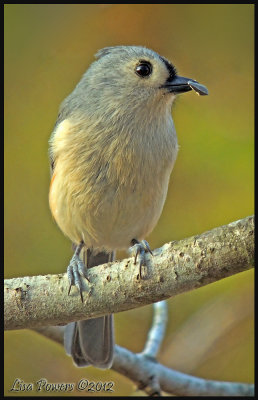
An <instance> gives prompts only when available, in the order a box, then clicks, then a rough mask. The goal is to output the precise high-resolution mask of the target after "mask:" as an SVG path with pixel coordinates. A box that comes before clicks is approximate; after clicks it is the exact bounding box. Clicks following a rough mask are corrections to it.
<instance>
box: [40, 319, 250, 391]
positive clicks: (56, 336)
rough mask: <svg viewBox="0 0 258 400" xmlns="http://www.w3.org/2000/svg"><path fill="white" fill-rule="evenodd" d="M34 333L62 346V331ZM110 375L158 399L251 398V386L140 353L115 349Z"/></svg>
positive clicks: (117, 347) (51, 330) (50, 330)
mask: <svg viewBox="0 0 258 400" xmlns="http://www.w3.org/2000/svg"><path fill="white" fill-rule="evenodd" d="M34 330H35V331H36V332H38V333H41V334H42V335H44V336H46V337H48V338H50V339H52V340H55V341H56V342H58V343H60V344H63V331H64V328H63V327H59V326H54V327H45V328H35V329H34ZM111 369H113V370H114V371H116V372H118V373H120V374H122V375H124V376H126V377H127V378H129V379H131V380H132V381H133V382H135V384H136V385H137V387H138V388H139V389H141V390H144V391H145V392H147V393H148V394H149V395H152V396H154V395H159V394H160V393H159V389H160V390H162V391H164V392H167V393H171V394H174V395H178V396H245V397H246V396H254V385H252V384H245V383H236V382H219V381H213V380H206V379H202V378H197V377H194V376H191V375H187V374H184V373H182V372H178V371H175V370H173V369H170V368H167V367H165V366H163V365H161V364H159V363H158V362H157V361H156V360H155V359H153V358H150V357H146V356H145V355H144V354H143V353H141V354H134V353H132V352H131V351H129V350H127V349H125V348H122V347H120V346H117V345H116V346H115V355H114V361H113V365H112V367H111Z"/></svg>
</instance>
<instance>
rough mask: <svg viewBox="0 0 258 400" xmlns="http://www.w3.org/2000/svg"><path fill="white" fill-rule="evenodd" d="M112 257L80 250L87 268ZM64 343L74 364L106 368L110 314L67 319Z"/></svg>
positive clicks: (110, 358) (110, 340) (108, 363)
mask: <svg viewBox="0 0 258 400" xmlns="http://www.w3.org/2000/svg"><path fill="white" fill-rule="evenodd" d="M114 257H115V254H114V252H112V253H106V252H100V253H98V254H94V253H93V251H92V250H90V249H87V250H85V251H84V263H85V265H86V266H87V268H92V267H94V266H96V265H100V264H104V263H106V262H109V261H112V260H113V259H114ZM64 346H65V350H66V353H67V354H68V355H70V356H71V357H72V358H73V361H74V363H75V364H76V365H77V367H87V366H90V365H93V366H94V367H97V368H103V369H106V368H110V367H111V366H112V362H113V353H114V322H113V314H109V315H105V316H104V317H99V318H92V319H88V320H83V321H77V322H71V323H70V324H68V325H67V326H66V328H65V333H64Z"/></svg>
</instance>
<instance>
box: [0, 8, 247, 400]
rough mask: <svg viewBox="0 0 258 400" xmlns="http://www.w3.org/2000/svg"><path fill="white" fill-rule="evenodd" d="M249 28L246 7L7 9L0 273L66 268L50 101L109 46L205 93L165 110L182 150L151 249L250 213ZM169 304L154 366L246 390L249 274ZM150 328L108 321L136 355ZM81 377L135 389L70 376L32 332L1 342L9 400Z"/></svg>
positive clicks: (87, 373) (135, 314)
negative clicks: (133, 49) (146, 54)
mask: <svg viewBox="0 0 258 400" xmlns="http://www.w3.org/2000/svg"><path fill="white" fill-rule="evenodd" d="M253 18H254V6H253V5H250V4H242V5H236V4H231V5H223V4H222V5H214V4H213V5H212V4H211V5H205V4H204V5H198V4H197V5H184V4H182V5H171V4H170V5H162V4H160V5H158V4H154V5H151V4H147V5H137V4H136V5H133V4H127V5H126V4H117V5H95V4H84V5H71V4H70V5H69V4H68V5H64V4H61V5H56V4H53V5H49V4H48V5H47V4H46V5H42V4H41V5H36V4H34V5H33V4H32V5H17V4H13V5H5V276H6V277H9V278H10V277H17V276H25V275H37V274H49V273H53V274H54V273H62V272H65V270H66V267H67V264H68V261H69V259H70V257H71V255H72V250H71V244H70V243H69V241H68V240H67V239H66V238H65V237H64V236H63V234H62V233H61V231H59V229H58V227H57V226H56V225H55V223H54V221H53V220H52V217H51V215H50V211H49V208H48V185H49V166H48V155H47V151H48V138H49V136H50V133H51V131H52V129H53V126H54V123H55V120H56V117H57V110H58V107H59V104H60V102H61V101H62V100H63V99H64V97H65V96H67V95H68V94H69V93H70V91H71V90H72V89H73V88H74V86H75V84H76V83H77V82H78V80H79V79H80V77H81V75H82V73H83V72H84V71H85V70H86V68H87V67H88V66H89V64H90V63H91V62H92V61H93V55H94V53H96V51H97V50H98V49H100V48H102V47H105V46H110V45H111V46H114V45H120V44H124V45H133V44H135V45H144V46H147V47H150V48H152V49H153V50H156V51H157V52H159V53H160V54H161V55H163V56H165V57H166V58H168V59H170V60H171V61H172V62H173V63H174V64H175V66H176V67H177V69H178V72H179V74H180V75H183V76H187V77H190V78H194V79H196V80H198V81H199V82H200V83H202V84H205V85H206V86H207V87H208V89H209V92H210V94H209V96H207V97H199V96H196V94H195V93H193V92H190V93H188V94H184V95H182V96H180V98H179V99H178V101H177V103H176V105H175V107H174V110H173V118H174V122H175V125H176V129H177V134H178V140H179V144H180V151H179V155H178V159H177V162H176V165H175V168H174V171H173V173H172V177H171V181H170V187H169V193H168V197H167V201H166V204H165V207H164V210H163V213H162V216H161V218H160V220H159V222H158V224H157V226H156V228H155V230H154V231H153V233H152V234H151V235H150V236H149V237H148V238H147V239H148V241H149V243H150V245H151V248H152V249H155V248H156V247H160V246H161V245H163V244H164V243H165V242H167V241H170V240H178V239H181V238H184V237H188V236H190V235H194V234H198V233H202V232H204V231H205V230H209V229H212V228H214V227H216V226H219V225H223V224H227V223H229V222H231V221H234V220H237V219H240V218H243V217H245V216H248V215H251V214H253V192H254V177H253V161H254V160H253V159H254V152H253V142H254V133H253V131H254V118H253V116H254V99H253V97H254V91H253V86H254V76H253V75H254V74H253V73H254V71H253V69H254V43H253V41H254V26H253V25H254V24H253ZM136 206H137V205H136ZM168 303H169V324H168V330H167V334H166V339H165V341H164V343H163V346H162V349H161V352H160V355H159V361H160V362H162V363H164V364H165V365H167V366H170V367H172V368H176V369H179V370H180V371H182V372H186V373H190V374H193V375H197V376H200V377H204V378H209V379H217V380H232V381H241V382H252V381H253V374H254V370H253V272H252V271H248V272H245V273H241V274H239V275H237V276H234V277H231V278H227V279H224V280H222V281H220V282H217V283H214V284H212V285H208V286H206V287H204V288H201V289H199V290H195V291H192V292H190V293H186V294H182V295H180V296H177V297H175V298H172V299H170V300H169V302H168ZM151 318H152V308H151V306H148V307H143V308H141V309H138V310H133V311H130V312H123V313H120V314H117V315H116V316H115V333H116V343H118V344H119V345H121V346H125V347H127V348H129V349H131V350H133V351H135V352H139V351H141V350H142V348H143V346H144V343H145V339H146V334H147V332H148V328H149V326H150V323H151ZM82 377H84V378H87V379H88V380H93V381H95V382H97V381H102V382H105V381H110V380H112V381H114V383H115V393H114V394H115V395H130V394H135V393H136V392H134V390H135V389H134V387H133V385H132V384H131V382H130V381H129V380H128V379H126V378H125V377H122V376H120V375H118V374H116V373H115V372H113V371H101V370H97V369H94V368H88V369H77V368H75V367H74V366H73V363H72V360H71V358H69V357H67V356H66V355H65V352H64V349H63V348H62V347H61V346H59V345H57V344H55V343H53V342H51V341H50V340H48V339H46V338H44V337H41V336H40V335H38V334H36V333H34V332H32V331H29V330H23V331H14V332H6V334H5V393H6V394H9V395H10V394H12V393H10V392H8V390H9V389H10V387H11V385H12V383H13V381H14V379H15V378H20V379H22V380H23V381H24V382H27V383H28V382H33V383H35V382H36V381H37V380H39V379H40V378H46V379H47V380H48V381H49V382H78V381H79V379H80V378H82ZM137 393H139V392H137ZM14 394H15V393H14ZM22 394H23V393H18V395H22ZM26 394H27V395H30V394H33V395H37V394H39V395H42V394H43V395H47V393H45V392H43V393H42V392H40V393H36V392H35V391H34V392H29V393H26ZM71 394H72V395H88V394H89V393H87V392H83V393H79V392H77V391H75V392H73V393H71ZM90 394H91V395H94V393H90ZM98 394H100V395H104V394H105V393H103V392H101V393H98ZM50 395H51V396H56V395H64V393H62V392H61V393H51V394H50Z"/></svg>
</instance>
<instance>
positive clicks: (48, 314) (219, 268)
mask: <svg viewBox="0 0 258 400" xmlns="http://www.w3.org/2000/svg"><path fill="white" fill-rule="evenodd" d="M253 236H254V217H253V216H251V217H246V218H244V219H242V220H239V221H235V222H232V223H230V224H228V225H224V226H221V227H218V228H215V229H212V230H211V231H208V232H205V233H202V234H201V235H196V236H192V237H190V238H187V239H184V240H180V241H174V242H170V243H167V244H165V245H164V246H163V247H161V248H159V249H156V250H155V251H154V252H153V253H154V257H153V258H151V257H149V262H148V265H147V267H146V268H145V276H144V279H141V280H140V279H139V274H138V272H139V271H138V266H135V265H134V264H133V259H132V258H129V259H125V260H122V261H115V262H110V263H107V264H103V265H100V266H97V267H94V268H91V269H90V270H89V279H90V282H91V283H90V284H89V283H88V282H87V281H86V280H84V282H83V283H84V303H83V304H82V303H81V299H80V296H79V294H78V292H77V290H76V288H75V287H73V289H72V291H71V294H70V296H68V295H67V293H68V286H69V285H68V281H67V277H66V274H59V275H45V276H32V277H23V278H14V279H6V280H5V287H4V294H5V329H23V328H33V327H37V326H45V325H57V324H67V323H68V322H72V321H76V320H80V319H87V318H92V317H97V316H101V315H105V314H108V313H116V312H119V311H125V310H129V309H133V308H137V307H140V306H144V305H147V304H150V303H154V302H157V301H160V300H163V299H166V298H169V297H171V296H175V295H177V294H179V293H182V292H186V291H189V290H192V289H196V288H199V287H201V286H204V285H207V284H209V283H211V282H214V281H217V280H219V279H222V278H225V277H227V276H230V275H233V274H236V273H238V272H242V271H245V270H248V269H250V268H252V267H253V265H254V240H253Z"/></svg>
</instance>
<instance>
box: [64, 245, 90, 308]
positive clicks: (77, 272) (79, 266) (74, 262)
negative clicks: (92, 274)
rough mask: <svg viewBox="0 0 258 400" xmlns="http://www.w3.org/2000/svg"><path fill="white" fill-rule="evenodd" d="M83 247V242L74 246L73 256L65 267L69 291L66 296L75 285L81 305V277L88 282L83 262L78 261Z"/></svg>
mask: <svg viewBox="0 0 258 400" xmlns="http://www.w3.org/2000/svg"><path fill="white" fill-rule="evenodd" d="M83 246H84V242H83V241H81V242H80V244H78V246H76V249H75V252H74V255H73V257H72V259H71V261H70V263H69V265H68V267H67V277H68V281H69V284H70V286H69V290H68V296H69V294H70V291H71V287H72V286H73V285H75V286H76V287H77V289H78V291H79V292H80V296H81V301H82V303H83V296H82V283H81V277H82V276H83V277H84V278H86V279H87V281H88V282H90V281H89V279H88V277H87V272H86V268H85V265H84V263H83V261H82V260H81V259H80V252H81V249H82V248H83Z"/></svg>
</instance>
